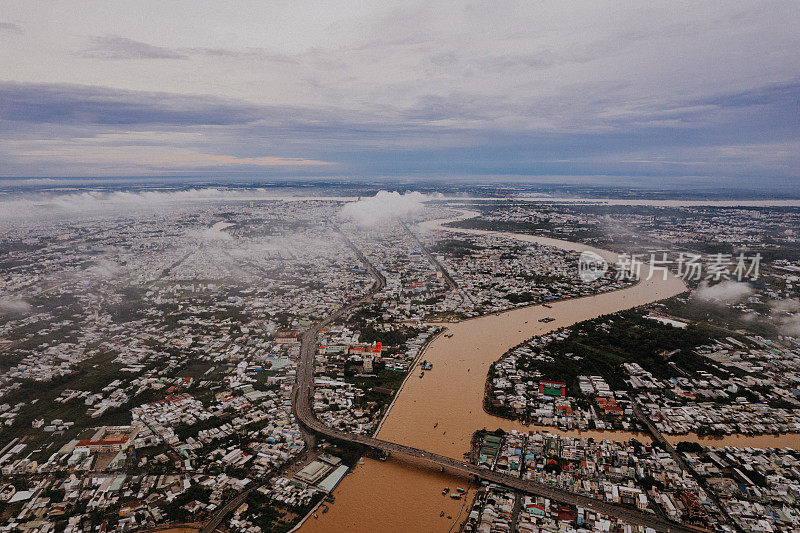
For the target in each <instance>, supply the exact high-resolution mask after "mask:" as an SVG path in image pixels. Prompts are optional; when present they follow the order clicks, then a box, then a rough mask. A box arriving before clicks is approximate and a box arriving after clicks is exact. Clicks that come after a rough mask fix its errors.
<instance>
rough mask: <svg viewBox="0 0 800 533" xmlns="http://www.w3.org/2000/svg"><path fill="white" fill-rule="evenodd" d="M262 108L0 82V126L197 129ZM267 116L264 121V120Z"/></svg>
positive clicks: (260, 112)
mask: <svg viewBox="0 0 800 533" xmlns="http://www.w3.org/2000/svg"><path fill="white" fill-rule="evenodd" d="M264 111H265V109H264V108H260V107H258V106H254V105H251V104H246V103H243V102H235V101H231V100H228V99H224V98H218V97H211V96H192V95H179V94H169V93H152V92H136V91H123V90H118V89H109V88H103V87H90V86H83V85H61V84H30V83H14V82H0V120H6V121H15V122H23V123H33V124H52V123H55V124H59V125H61V126H65V125H85V126H88V125H99V126H112V127H115V128H116V127H119V128H120V129H122V128H124V127H125V126H132V125H133V126H137V125H138V126H141V125H149V126H156V125H164V126H167V125H169V126H197V125H215V126H219V125H233V124H247V123H251V122H254V121H256V120H259V119H261V118H264V116H265V115H267V114H266V113H265V112H264ZM267 116H268V115H267Z"/></svg>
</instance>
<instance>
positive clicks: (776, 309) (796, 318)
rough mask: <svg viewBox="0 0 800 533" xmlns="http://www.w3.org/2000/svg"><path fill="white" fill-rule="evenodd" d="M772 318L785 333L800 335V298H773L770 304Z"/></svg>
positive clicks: (780, 330)
mask: <svg viewBox="0 0 800 533" xmlns="http://www.w3.org/2000/svg"><path fill="white" fill-rule="evenodd" d="M769 306H770V318H771V320H772V322H773V323H774V324H776V325H777V328H778V331H779V332H780V333H782V334H784V335H789V336H792V337H800V300H798V299H796V298H790V299H785V300H773V301H771V302H770V304H769Z"/></svg>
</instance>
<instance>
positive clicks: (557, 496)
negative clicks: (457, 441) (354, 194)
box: [293, 231, 704, 533]
mask: <svg viewBox="0 0 800 533" xmlns="http://www.w3.org/2000/svg"><path fill="white" fill-rule="evenodd" d="M340 233H341V231H340ZM341 235H342V237H343V238H344V240H345V241H346V242H347V243H348V246H349V247H350V248H351V249H352V250H353V252H354V253H355V254H356V256H358V258H359V259H360V260H361V261H362V263H363V264H364V266H365V268H366V269H367V271H368V272H369V273H370V275H371V276H372V277H373V279H374V280H375V281H374V283H373V285H372V288H371V289H370V290H369V291H368V292H367V294H365V295H364V296H363V297H362V298H360V299H358V300H355V301H353V302H351V303H349V304H348V305H346V306H343V307H341V308H340V309H338V310H337V311H336V312H335V313H333V314H332V315H330V316H329V317H327V318H326V319H324V320H322V321H320V322H317V323H316V324H314V325H313V326H312V327H310V328H309V329H308V330H306V332H305V333H304V334H303V336H302V339H301V342H302V344H301V349H300V360H299V361H298V363H297V380H296V382H295V387H294V394H293V412H294V415H295V417H296V418H297V420H298V421H299V422H300V424H301V425H302V426H303V427H304V429H305V430H306V431H310V432H314V433H316V434H319V435H323V436H325V437H328V438H331V439H336V440H341V441H346V442H353V443H358V444H362V445H364V446H368V447H370V448H373V449H378V450H381V451H383V452H385V453H390V454H392V453H393V454H403V455H406V456H409V457H415V458H417V459H421V460H423V461H425V462H427V463H430V464H432V465H435V466H437V467H441V468H447V469H449V470H451V471H453V472H455V473H459V474H462V475H464V476H465V477H469V476H472V477H474V478H478V479H483V480H486V481H490V482H493V483H498V484H501V485H505V486H507V487H510V488H513V489H515V490H519V491H522V492H525V493H527V494H533V495H536V496H542V497H546V498H550V499H552V500H555V501H558V502H562V503H566V504H571V505H576V506H581V507H585V508H586V509H589V510H592V511H595V512H598V513H603V514H606V515H609V516H612V517H618V518H621V519H623V520H625V521H626V522H629V523H632V524H639V525H642V526H645V527H650V528H653V529H654V530H656V531H662V532H664V533H690V532H691V533H697V532H698V531H704V530H700V529H698V528H694V527H692V526H686V525H682V524H678V523H675V522H670V521H666V520H663V519H661V518H659V517H657V516H656V515H653V514H649V513H646V512H643V511H639V510H637V509H634V508H629V507H625V506H621V505H615V504H612V503H608V502H604V501H601V500H598V499H595V498H590V497H588V496H583V495H581V494H576V493H573V492H570V491H568V490H565V489H560V488H556V487H551V486H549V485H545V484H542V483H537V482H534V481H529V480H524V479H520V478H517V477H513V476H509V475H506V474H501V473H499V472H494V471H491V470H488V469H486V468H481V467H478V466H475V465H472V464H469V463H466V462H464V461H459V460H456V459H452V458H450V457H445V456H443V455H438V454H435V453H431V452H428V451H425V450H421V449H418V448H413V447H410V446H404V445H402V444H397V443H393V442H388V441H384V440H380V439H376V438H373V437H367V436H364V435H358V434H354V433H346V432H343V431H339V430H336V429H333V428H331V427H328V426H326V425H325V424H323V423H322V422H320V421H319V420H318V419H317V417H316V415H315V414H314V410H313V408H312V403H313V391H314V364H315V355H316V351H317V336H318V335H319V332H320V330H322V329H323V328H324V327H326V326H328V325H329V324H331V323H332V322H334V321H335V320H337V319H338V318H340V317H342V316H344V315H345V314H347V313H349V312H350V311H352V310H353V309H354V308H356V307H357V306H359V305H361V304H363V303H365V302H367V301H369V300H371V299H372V297H373V296H374V295H375V294H376V293H377V292H379V291H380V290H382V289H383V288H384V287H385V285H386V279H385V278H384V277H383V275H381V273H380V272H378V270H377V269H376V268H375V267H374V266H373V265H372V264H371V263H370V262H369V261H368V260H367V258H366V257H365V256H364V254H363V253H362V252H361V251H360V250H358V248H357V247H356V246H355V245H354V244H353V243H352V241H350V239H348V238H347V236H346V235H344V233H341ZM423 250H424V247H423Z"/></svg>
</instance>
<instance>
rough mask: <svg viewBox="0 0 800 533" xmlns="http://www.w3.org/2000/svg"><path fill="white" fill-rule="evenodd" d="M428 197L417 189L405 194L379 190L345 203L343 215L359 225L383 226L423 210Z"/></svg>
mask: <svg viewBox="0 0 800 533" xmlns="http://www.w3.org/2000/svg"><path fill="white" fill-rule="evenodd" d="M427 199H428V197H427V196H425V195H424V194H422V193H419V192H416V191H411V192H407V193H404V194H403V193H399V192H397V191H392V192H389V191H378V193H377V194H376V195H375V196H371V197H369V198H362V199H361V200H359V201H357V202H352V203H349V204H347V205H345V206H344V207H343V208H342V216H344V217H345V218H347V219H349V220H352V221H353V222H355V223H356V224H358V225H359V226H364V227H370V226H381V225H384V224H389V223H393V222H396V221H398V220H403V219H406V218H409V217H411V216H413V215H415V214H417V213H419V212H421V211H422V209H423V208H424V204H425V200H427Z"/></svg>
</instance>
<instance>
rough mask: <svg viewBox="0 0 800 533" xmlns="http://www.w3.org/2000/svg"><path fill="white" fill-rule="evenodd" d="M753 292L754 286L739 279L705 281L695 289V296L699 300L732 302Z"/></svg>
mask: <svg viewBox="0 0 800 533" xmlns="http://www.w3.org/2000/svg"><path fill="white" fill-rule="evenodd" d="M751 294H753V288H752V287H750V285H748V284H747V283H742V282H738V281H722V282H720V283H717V284H716V285H709V284H708V282H707V281H704V282H703V283H701V284H700V286H699V287H698V288H697V289H695V291H694V293H693V297H694V298H697V299H698V300H704V301H708V302H717V303H732V302H736V301H738V300H741V299H742V298H745V297H746V296H749V295H751Z"/></svg>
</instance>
